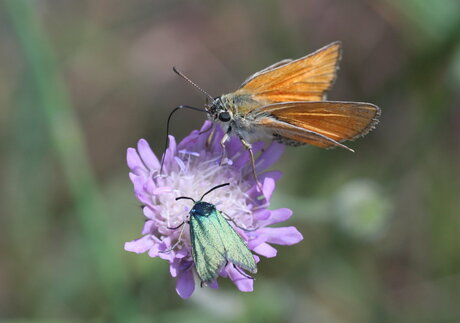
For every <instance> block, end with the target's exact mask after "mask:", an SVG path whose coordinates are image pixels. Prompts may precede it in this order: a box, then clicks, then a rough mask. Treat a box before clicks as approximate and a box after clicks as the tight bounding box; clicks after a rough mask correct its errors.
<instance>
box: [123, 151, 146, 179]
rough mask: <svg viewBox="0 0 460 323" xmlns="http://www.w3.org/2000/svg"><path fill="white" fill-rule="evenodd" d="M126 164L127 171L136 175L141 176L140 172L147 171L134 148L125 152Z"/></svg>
mask: <svg viewBox="0 0 460 323" xmlns="http://www.w3.org/2000/svg"><path fill="white" fill-rule="evenodd" d="M126 162H127V163H128V167H129V169H131V171H132V172H133V173H134V174H136V175H141V173H142V172H146V171H147V168H145V165H144V163H143V162H142V160H141V158H140V157H139V155H138V154H137V151H136V149H134V148H128V150H127V151H126Z"/></svg>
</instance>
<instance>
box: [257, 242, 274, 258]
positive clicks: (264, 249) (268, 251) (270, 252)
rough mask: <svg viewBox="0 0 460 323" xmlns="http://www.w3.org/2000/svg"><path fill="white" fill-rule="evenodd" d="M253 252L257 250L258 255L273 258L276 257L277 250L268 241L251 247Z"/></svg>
mask: <svg viewBox="0 0 460 323" xmlns="http://www.w3.org/2000/svg"><path fill="white" fill-rule="evenodd" d="M252 250H253V251H254V252H257V253H258V254H259V255H261V256H264V257H267V258H273V257H276V254H277V252H278V251H277V250H276V249H275V248H273V247H272V246H270V245H269V244H268V243H261V244H259V245H258V246H257V247H255V248H253V249H252Z"/></svg>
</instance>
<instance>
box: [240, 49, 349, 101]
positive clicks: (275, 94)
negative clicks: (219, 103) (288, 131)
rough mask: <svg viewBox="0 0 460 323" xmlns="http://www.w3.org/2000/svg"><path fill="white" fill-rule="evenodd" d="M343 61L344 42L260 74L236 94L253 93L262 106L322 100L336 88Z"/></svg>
mask: <svg viewBox="0 0 460 323" xmlns="http://www.w3.org/2000/svg"><path fill="white" fill-rule="evenodd" d="M339 59H340V42H335V43H332V44H329V45H328V46H325V47H323V48H321V49H319V50H317V51H316V52H314V53H312V54H310V55H307V56H305V57H302V58H299V59H297V60H294V61H291V62H288V63H284V61H282V62H283V63H284V64H280V65H281V66H278V67H274V68H270V69H266V70H267V71H265V72H263V71H262V72H259V73H256V74H255V75H254V76H253V77H252V78H250V79H249V80H248V81H246V82H245V83H243V85H242V87H241V88H240V89H239V90H238V91H236V92H235V93H234V94H235V95H247V94H250V95H251V96H252V98H253V99H254V100H258V101H260V102H261V103H262V104H268V103H274V102H287V101H320V100H323V99H324V98H325V92H326V91H327V90H329V88H330V87H331V86H332V84H333V82H334V80H335V76H336V70H337V63H338V61H339Z"/></svg>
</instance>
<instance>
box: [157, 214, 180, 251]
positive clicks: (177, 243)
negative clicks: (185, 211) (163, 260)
mask: <svg viewBox="0 0 460 323" xmlns="http://www.w3.org/2000/svg"><path fill="white" fill-rule="evenodd" d="M184 224H185V221H184V222H182V223H181V224H180V225H178V226H177V227H174V228H170V227H168V229H171V230H176V229H179V228H180V227H182V229H181V230H180V233H179V237H178V238H177V241H176V243H175V244H174V245H173V246H172V247H169V248H168V249H166V250H164V251H160V252H161V253H167V252H170V251H171V250H174V248H176V247H177V246H178V245H179V243H180V242H181V239H182V234H183V233H184V229H185V225H184Z"/></svg>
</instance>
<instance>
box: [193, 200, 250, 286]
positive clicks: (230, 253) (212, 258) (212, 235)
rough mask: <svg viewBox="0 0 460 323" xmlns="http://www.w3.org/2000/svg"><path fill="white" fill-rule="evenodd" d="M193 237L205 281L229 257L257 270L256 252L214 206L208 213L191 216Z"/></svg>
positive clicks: (199, 271) (241, 265) (202, 277)
mask: <svg viewBox="0 0 460 323" xmlns="http://www.w3.org/2000/svg"><path fill="white" fill-rule="evenodd" d="M190 238H191V240H192V255H193V259H194V260H195V267H196V271H197V273H198V276H199V277H200V279H201V281H202V282H204V283H208V282H211V281H213V280H215V279H216V278H217V276H218V275H219V272H220V270H221V269H222V268H223V267H224V266H225V264H226V263H227V261H228V262H231V263H233V264H235V265H236V266H238V267H240V268H242V269H245V270H247V271H249V272H251V273H256V272H257V267H256V263H255V261H254V256H253V255H252V253H251V252H250V251H249V249H248V248H247V246H246V244H245V243H244V241H243V239H241V237H240V236H239V235H238V233H236V231H235V230H234V229H233V228H232V227H231V226H230V224H229V223H228V222H227V221H226V220H225V218H224V217H223V216H222V214H221V213H220V212H219V211H217V210H215V209H214V211H213V212H211V213H210V214H209V215H208V216H191V217H190Z"/></svg>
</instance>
